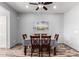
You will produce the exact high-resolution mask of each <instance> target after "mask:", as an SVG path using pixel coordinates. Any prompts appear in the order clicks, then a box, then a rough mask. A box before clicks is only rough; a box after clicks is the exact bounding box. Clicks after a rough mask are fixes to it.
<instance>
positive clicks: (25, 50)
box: [24, 46, 27, 55]
mask: <svg viewBox="0 0 79 59" xmlns="http://www.w3.org/2000/svg"><path fill="white" fill-rule="evenodd" d="M26 54H27V46H24V55H26Z"/></svg>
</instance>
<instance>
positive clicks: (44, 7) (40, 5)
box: [29, 2, 53, 10]
mask: <svg viewBox="0 0 79 59" xmlns="http://www.w3.org/2000/svg"><path fill="white" fill-rule="evenodd" d="M52 3H53V2H36V3H34V2H30V3H29V4H31V5H38V7H37V8H36V10H38V9H39V8H41V7H42V8H43V9H44V10H48V9H47V7H46V6H45V5H49V4H52Z"/></svg>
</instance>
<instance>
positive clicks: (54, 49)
mask: <svg viewBox="0 0 79 59" xmlns="http://www.w3.org/2000/svg"><path fill="white" fill-rule="evenodd" d="M54 55H56V47H54Z"/></svg>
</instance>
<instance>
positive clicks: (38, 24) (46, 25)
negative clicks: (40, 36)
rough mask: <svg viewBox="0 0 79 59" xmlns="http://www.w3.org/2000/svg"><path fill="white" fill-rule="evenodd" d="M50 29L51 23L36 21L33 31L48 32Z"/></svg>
mask: <svg viewBox="0 0 79 59" xmlns="http://www.w3.org/2000/svg"><path fill="white" fill-rule="evenodd" d="M48 29H49V23H48V21H45V20H44V21H42V20H40V21H35V22H34V23H33V30H37V31H44V30H48Z"/></svg>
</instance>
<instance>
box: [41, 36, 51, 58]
mask: <svg viewBox="0 0 79 59" xmlns="http://www.w3.org/2000/svg"><path fill="white" fill-rule="evenodd" d="M50 44H51V36H41V48H40V50H41V55H42V56H43V51H44V50H43V49H46V52H48V53H49V56H50V48H51V46H50Z"/></svg>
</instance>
